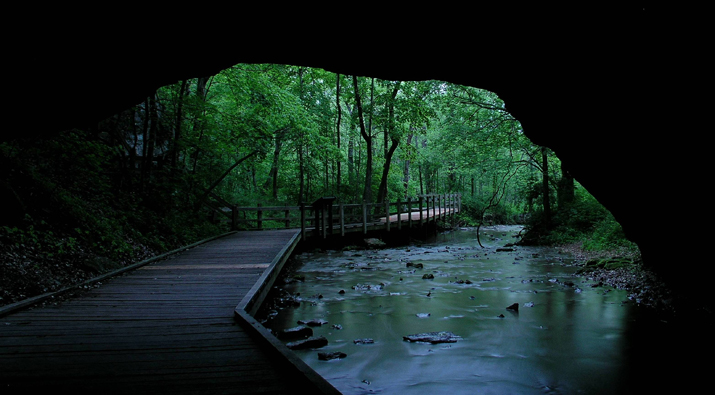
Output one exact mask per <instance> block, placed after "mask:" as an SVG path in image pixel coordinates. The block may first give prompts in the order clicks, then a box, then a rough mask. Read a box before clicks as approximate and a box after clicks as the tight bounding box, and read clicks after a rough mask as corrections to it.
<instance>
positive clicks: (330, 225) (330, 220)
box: [327, 203, 333, 235]
mask: <svg viewBox="0 0 715 395" xmlns="http://www.w3.org/2000/svg"><path fill="white" fill-rule="evenodd" d="M327 210H328V232H329V233H330V234H331V235H332V234H333V204H332V203H331V204H330V207H327Z"/></svg>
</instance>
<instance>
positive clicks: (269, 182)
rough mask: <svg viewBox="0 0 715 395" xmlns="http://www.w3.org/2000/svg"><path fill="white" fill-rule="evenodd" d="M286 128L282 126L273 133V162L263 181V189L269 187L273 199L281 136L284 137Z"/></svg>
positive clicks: (276, 186) (274, 197)
mask: <svg viewBox="0 0 715 395" xmlns="http://www.w3.org/2000/svg"><path fill="white" fill-rule="evenodd" d="M287 130H288V128H283V129H279V130H277V131H276V132H275V133H273V135H274V140H275V145H274V148H273V163H272V164H271V170H270V171H269V172H268V177H267V178H266V182H264V183H263V190H267V189H268V188H269V187H271V196H273V199H277V198H278V165H279V163H280V155H281V149H282V147H283V138H284V137H285V134H286V131H287Z"/></svg>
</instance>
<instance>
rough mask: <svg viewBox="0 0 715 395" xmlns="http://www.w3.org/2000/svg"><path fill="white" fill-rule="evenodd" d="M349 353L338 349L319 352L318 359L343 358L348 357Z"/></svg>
mask: <svg viewBox="0 0 715 395" xmlns="http://www.w3.org/2000/svg"><path fill="white" fill-rule="evenodd" d="M347 356H348V354H345V353H344V352H340V351H336V352H319V353H318V359H319V360H321V361H329V360H331V359H342V358H345V357H347Z"/></svg>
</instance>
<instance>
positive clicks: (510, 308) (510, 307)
mask: <svg viewBox="0 0 715 395" xmlns="http://www.w3.org/2000/svg"><path fill="white" fill-rule="evenodd" d="M506 309H507V310H509V311H516V312H519V303H514V304H512V305H511V306H509V307H507V308H506Z"/></svg>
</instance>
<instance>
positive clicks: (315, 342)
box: [286, 336, 328, 350]
mask: <svg viewBox="0 0 715 395" xmlns="http://www.w3.org/2000/svg"><path fill="white" fill-rule="evenodd" d="M327 345H328V339H326V338H325V337H324V336H317V337H315V336H314V337H309V338H307V339H305V340H298V341H294V342H290V343H288V344H286V347H288V348H290V349H291V350H305V349H309V348H320V347H325V346H327Z"/></svg>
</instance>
